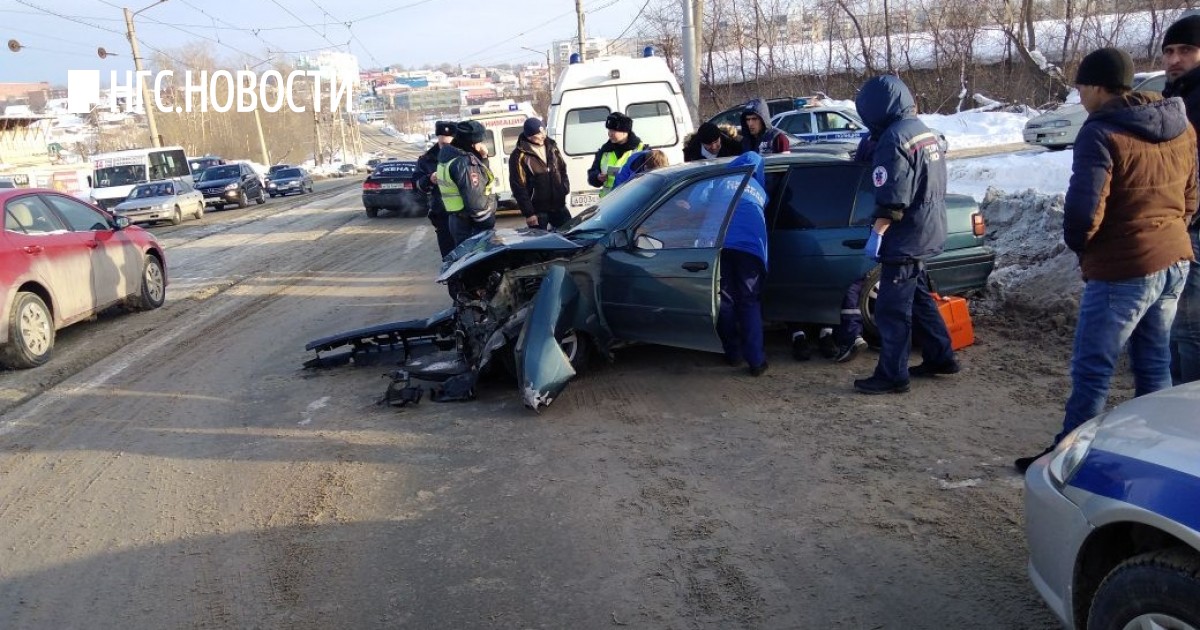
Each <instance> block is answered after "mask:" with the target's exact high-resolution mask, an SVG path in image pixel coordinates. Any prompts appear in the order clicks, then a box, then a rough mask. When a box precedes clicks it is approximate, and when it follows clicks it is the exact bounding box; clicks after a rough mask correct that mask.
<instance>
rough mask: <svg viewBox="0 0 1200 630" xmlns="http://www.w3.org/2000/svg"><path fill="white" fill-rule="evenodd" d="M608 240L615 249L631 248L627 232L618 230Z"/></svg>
mask: <svg viewBox="0 0 1200 630" xmlns="http://www.w3.org/2000/svg"><path fill="white" fill-rule="evenodd" d="M608 238H609V241H608V243H609V246H610V247H612V248H613V249H625V248H627V247H629V233H628V232H626V231H625V230H617V231H616V232H613V233H612V235H611V236H609V237H608Z"/></svg>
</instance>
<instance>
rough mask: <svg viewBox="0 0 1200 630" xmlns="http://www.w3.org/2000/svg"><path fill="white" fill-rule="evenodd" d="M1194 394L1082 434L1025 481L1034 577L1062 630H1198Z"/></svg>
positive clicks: (1124, 407) (1099, 422)
mask: <svg viewBox="0 0 1200 630" xmlns="http://www.w3.org/2000/svg"><path fill="white" fill-rule="evenodd" d="M1197 453H1200V383H1190V384H1187V385H1180V386H1178V387H1174V388H1171V389H1167V390H1163V391H1160V392H1157V393H1154V394H1150V395H1147V396H1142V397H1140V398H1134V399H1133V400H1130V401H1128V402H1125V403H1123V404H1121V405H1119V406H1117V407H1116V408H1114V409H1112V410H1111V411H1109V412H1107V413H1104V414H1101V415H1100V416H1097V417H1096V418H1095V419H1093V420H1091V421H1089V422H1086V423H1084V424H1083V425H1081V426H1080V427H1079V428H1078V429H1076V430H1075V431H1073V432H1072V433H1071V434H1069V435H1068V436H1067V437H1066V438H1065V439H1064V440H1063V441H1062V442H1060V443H1059V445H1058V446H1057V447H1056V448H1055V449H1054V451H1052V452H1051V453H1049V454H1048V455H1045V456H1043V457H1042V458H1041V459H1039V460H1038V461H1036V462H1034V464H1033V465H1032V466H1030V467H1029V470H1028V471H1026V473H1025V533H1026V537H1027V539H1028V543H1029V576H1030V578H1031V579H1032V581H1033V584H1034V586H1035V587H1036V588H1037V590H1038V592H1039V593H1040V594H1041V596H1042V599H1044V600H1045V601H1046V603H1047V605H1049V607H1050V609H1051V610H1053V611H1054V614H1056V615H1057V616H1058V618H1059V619H1060V620H1062V622H1063V624H1064V625H1065V626H1066V627H1068V628H1080V629H1082V628H1089V629H1101V630H1109V629H1118V630H1120V629H1124V628H1172V629H1181V628H1200V458H1197V456H1196V454H1197Z"/></svg>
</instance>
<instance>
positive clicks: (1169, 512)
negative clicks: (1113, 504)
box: [1069, 449, 1200, 531]
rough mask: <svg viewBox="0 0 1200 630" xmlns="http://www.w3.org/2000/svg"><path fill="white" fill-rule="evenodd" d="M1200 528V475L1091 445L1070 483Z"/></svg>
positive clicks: (1198, 529)
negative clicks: (1091, 447) (1092, 447)
mask: <svg viewBox="0 0 1200 630" xmlns="http://www.w3.org/2000/svg"><path fill="white" fill-rule="evenodd" d="M1069 485H1072V486H1075V487H1076V488H1079V489H1080V490H1086V491H1088V492H1091V493H1092V494H1098V495H1100V496H1102V497H1108V498H1110V499H1116V500H1118V501H1123V502H1125V503H1128V504H1130V505H1135V506H1137V507H1140V508H1142V509H1145V510H1148V511H1150V512H1154V513H1155V514H1158V515H1160V516H1163V517H1165V518H1168V519H1170V520H1172V521H1175V522H1177V523H1180V524H1182V525H1184V526H1186V527H1189V528H1191V529H1193V530H1196V531H1200V477H1195V476H1192V475H1189V474H1187V473H1184V472H1180V471H1178V470H1175V469H1173V468H1167V467H1165V466H1159V465H1158V464H1152V463H1150V462H1146V461H1142V460H1140V459H1134V458H1132V457H1127V456H1125V455H1118V454H1116V453H1110V452H1108V451H1104V450H1099V449H1092V450H1091V451H1089V452H1088V454H1087V458H1086V459H1084V460H1083V465H1082V466H1080V467H1079V470H1078V471H1077V472H1076V473H1075V476H1074V477H1072V478H1071V481H1070V484H1069Z"/></svg>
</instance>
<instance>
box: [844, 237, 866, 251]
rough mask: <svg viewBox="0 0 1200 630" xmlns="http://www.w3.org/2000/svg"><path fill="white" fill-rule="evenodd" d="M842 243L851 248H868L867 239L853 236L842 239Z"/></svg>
mask: <svg viewBox="0 0 1200 630" xmlns="http://www.w3.org/2000/svg"><path fill="white" fill-rule="evenodd" d="M842 245H845V246H846V247H849V248H850V249H866V247H867V239H865V238H853V239H850V240H848V241H842Z"/></svg>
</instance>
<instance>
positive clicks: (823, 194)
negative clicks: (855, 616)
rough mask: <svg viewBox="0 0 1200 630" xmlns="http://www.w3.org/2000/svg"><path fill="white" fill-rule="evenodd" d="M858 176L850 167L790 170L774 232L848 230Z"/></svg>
mask: <svg viewBox="0 0 1200 630" xmlns="http://www.w3.org/2000/svg"><path fill="white" fill-rule="evenodd" d="M861 172H862V169H861V168H859V167H854V166H841V165H838V166H793V167H792V168H791V170H789V171H788V174H787V182H786V184H785V185H784V188H783V194H782V196H781V199H780V204H779V209H778V213H779V214H778V216H777V217H776V219H775V229H777V230H808V229H813V228H830V227H846V226H848V225H849V224H850V212H851V206H852V205H853V204H854V198H855V195H856V193H857V191H858V186H859V178H860V177H861ZM872 201H874V200H873V199H872Z"/></svg>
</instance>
